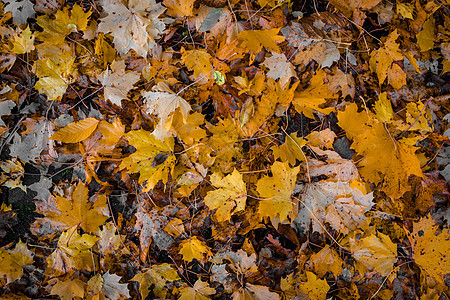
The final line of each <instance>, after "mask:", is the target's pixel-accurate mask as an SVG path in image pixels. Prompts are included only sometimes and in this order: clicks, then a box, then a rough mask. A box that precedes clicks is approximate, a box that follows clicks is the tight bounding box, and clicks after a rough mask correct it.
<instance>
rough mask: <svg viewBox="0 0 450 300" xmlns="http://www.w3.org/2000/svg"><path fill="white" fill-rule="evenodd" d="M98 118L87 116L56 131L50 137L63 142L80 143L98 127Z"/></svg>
mask: <svg viewBox="0 0 450 300" xmlns="http://www.w3.org/2000/svg"><path fill="white" fill-rule="evenodd" d="M98 122H99V121H98V120H97V119H95V118H86V119H84V120H81V121H78V122H74V123H70V124H69V125H67V126H66V127H64V128H62V129H60V130H58V131H57V132H55V133H54V134H53V135H52V136H51V137H50V139H52V140H55V141H60V142H63V143H78V142H81V141H84V140H85V139H87V138H88V137H89V136H90V135H91V134H92V133H93V132H94V131H95V129H97V125H98Z"/></svg>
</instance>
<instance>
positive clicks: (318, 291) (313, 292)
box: [299, 271, 330, 299]
mask: <svg viewBox="0 0 450 300" xmlns="http://www.w3.org/2000/svg"><path fill="white" fill-rule="evenodd" d="M306 278H307V280H308V281H307V282H306V283H302V284H300V286H299V290H300V291H301V292H303V293H305V294H307V295H308V296H309V298H310V299H326V295H327V292H328V291H329V290H330V286H329V285H328V283H327V282H326V281H325V280H322V279H319V278H317V276H316V274H314V273H312V272H308V271H306Z"/></svg>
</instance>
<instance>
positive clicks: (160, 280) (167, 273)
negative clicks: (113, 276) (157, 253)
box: [130, 263, 181, 299]
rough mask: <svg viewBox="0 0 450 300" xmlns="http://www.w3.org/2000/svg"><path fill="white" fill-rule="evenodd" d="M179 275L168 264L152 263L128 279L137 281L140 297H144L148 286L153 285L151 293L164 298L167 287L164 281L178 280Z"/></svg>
mask: <svg viewBox="0 0 450 300" xmlns="http://www.w3.org/2000/svg"><path fill="white" fill-rule="evenodd" d="M180 279H181V278H180V276H178V274H177V270H176V269H175V268H173V267H172V266H171V265H169V264H166V263H164V264H159V265H153V266H152V267H151V268H149V269H148V270H146V271H145V272H144V273H139V274H136V275H134V277H133V278H131V279H130V281H137V282H139V291H140V292H141V296H142V299H146V298H147V296H148V294H149V293H150V289H149V288H150V287H151V286H152V285H154V288H153V294H155V296H156V297H158V298H162V299H165V298H166V294H167V290H168V288H167V287H166V282H167V281H169V282H172V281H176V280H180Z"/></svg>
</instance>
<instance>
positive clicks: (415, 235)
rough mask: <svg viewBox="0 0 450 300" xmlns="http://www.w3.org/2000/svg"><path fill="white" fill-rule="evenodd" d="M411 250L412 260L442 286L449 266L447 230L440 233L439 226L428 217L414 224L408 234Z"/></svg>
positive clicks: (449, 243)
mask: <svg viewBox="0 0 450 300" xmlns="http://www.w3.org/2000/svg"><path fill="white" fill-rule="evenodd" d="M408 238H409V240H410V241H411V245H412V249H413V259H414V261H415V262H416V263H417V264H418V265H419V267H420V268H421V269H422V270H423V271H424V272H425V273H426V274H427V276H429V278H432V279H433V280H435V281H436V282H438V283H439V284H441V285H442V286H445V278H444V277H445V276H446V274H448V266H449V264H450V261H449V258H448V253H450V233H449V230H448V228H445V227H444V229H443V230H442V231H440V230H439V225H438V224H436V222H435V221H434V220H433V218H431V217H430V215H428V216H426V217H423V218H421V219H420V220H419V221H418V222H414V224H413V231H412V232H410V233H408Z"/></svg>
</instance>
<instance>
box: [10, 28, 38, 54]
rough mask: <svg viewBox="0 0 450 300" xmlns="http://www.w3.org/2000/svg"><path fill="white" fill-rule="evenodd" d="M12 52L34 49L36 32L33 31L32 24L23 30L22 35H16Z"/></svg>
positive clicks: (26, 51) (21, 52)
mask: <svg viewBox="0 0 450 300" xmlns="http://www.w3.org/2000/svg"><path fill="white" fill-rule="evenodd" d="M12 44H13V48H12V49H11V51H12V52H14V53H16V54H24V53H28V52H30V51H33V50H34V34H32V33H31V30H30V26H29V25H28V26H27V28H25V29H24V30H22V32H21V34H20V36H14V41H13V43H12Z"/></svg>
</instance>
